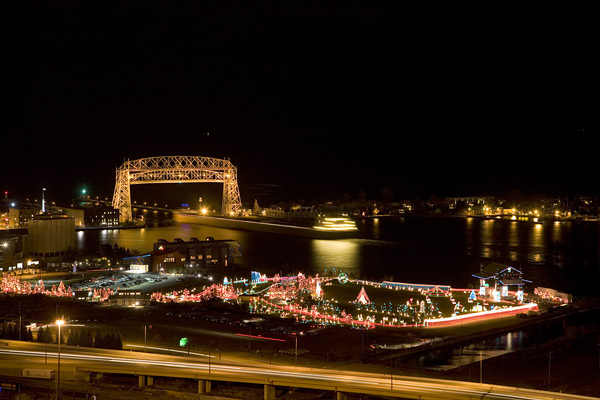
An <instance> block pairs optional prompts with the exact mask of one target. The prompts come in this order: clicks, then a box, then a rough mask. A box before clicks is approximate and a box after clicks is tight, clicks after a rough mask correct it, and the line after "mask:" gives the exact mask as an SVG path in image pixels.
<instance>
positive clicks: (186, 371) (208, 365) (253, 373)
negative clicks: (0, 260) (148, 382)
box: [0, 341, 593, 400]
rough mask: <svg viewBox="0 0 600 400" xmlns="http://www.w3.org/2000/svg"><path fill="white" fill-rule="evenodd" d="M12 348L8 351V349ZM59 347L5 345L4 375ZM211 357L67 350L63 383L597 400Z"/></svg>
mask: <svg viewBox="0 0 600 400" xmlns="http://www.w3.org/2000/svg"><path fill="white" fill-rule="evenodd" d="M5 343H6V344H7V345H4V344H5ZM56 359H57V352H56V346H55V345H49V346H48V351H46V345H45V344H41V343H26V342H15V341H1V342H0V375H13V376H15V374H17V373H18V372H19V371H20V369H22V368H39V369H56V361H57V360H56ZM207 360H209V357H208V355H204V356H200V357H198V356H196V357H183V356H170V355H164V354H152V353H139V352H131V351H119V350H104V349H93V348H83V347H73V346H66V345H63V346H61V381H63V380H64V381H69V380H71V381H74V380H76V379H78V378H81V377H82V375H85V374H87V373H89V372H99V373H120V374H129V375H137V376H142V377H176V378H188V379H194V380H198V381H225V382H244V383H254V384H261V385H265V393H267V392H266V390H267V386H270V387H272V386H284V387H297V388H312V389H321V390H328V391H334V392H342V393H362V394H370V395H374V396H387V397H396V398H415V399H459V400H462V399H468V400H471V399H503V400H551V399H552V400H567V399H573V400H577V399H579V400H584V399H586V400H590V399H593V398H591V397H585V396H577V395H570V394H565V393H557V392H548V391H540V390H534V389H525V388H515V387H508V386H498V385H490V384H486V383H483V384H479V383H474V382H464V381H454V380H444V379H431V378H420V377H407V376H401V375H384V374H373V373H357V372H352V371H341V370H326V369H317V368H304V367H294V366H281V365H278V366H275V365H262V364H258V363H251V362H248V361H247V360H239V361H236V360H233V359H227V360H225V359H223V360H221V361H220V362H219V361H218V360H217V359H216V357H214V356H211V357H210V362H208V361H207Z"/></svg>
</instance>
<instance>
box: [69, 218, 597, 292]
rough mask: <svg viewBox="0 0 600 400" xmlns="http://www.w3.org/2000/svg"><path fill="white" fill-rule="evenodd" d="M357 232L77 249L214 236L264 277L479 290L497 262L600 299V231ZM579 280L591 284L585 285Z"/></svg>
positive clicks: (146, 235) (453, 221) (110, 234)
mask: <svg viewBox="0 0 600 400" xmlns="http://www.w3.org/2000/svg"><path fill="white" fill-rule="evenodd" d="M148 214H150V215H151V214H152V213H148ZM160 214H161V213H159V215H160ZM168 218H169V219H170V216H168ZM158 219H159V220H160V218H158ZM359 226H360V237H359V238H356V239H343V240H317V239H309V238H303V237H295V236H288V235H276V234H269V233H260V232H249V231H240V230H232V229H223V228H216V227H209V226H202V225H189V224H177V223H172V222H171V224H168V225H163V226H160V225H155V224H153V223H149V224H148V225H147V227H146V228H144V229H122V230H104V231H85V232H78V234H77V249H78V250H79V251H80V252H81V253H85V254H93V253H95V252H97V251H98V249H99V248H100V244H104V243H108V244H110V245H114V244H115V243H116V244H118V246H119V247H124V248H126V249H130V250H134V249H135V250H136V251H138V252H139V253H144V252H149V251H151V250H152V247H153V244H154V243H156V242H157V241H158V239H167V240H170V241H171V240H173V239H175V238H182V239H184V240H189V238H191V237H196V238H199V239H200V240H203V239H204V238H206V237H207V236H212V237H214V238H215V239H231V240H237V241H238V242H240V244H241V245H242V254H243V255H242V257H241V259H239V265H242V266H245V267H249V268H256V269H257V270H261V271H264V272H265V273H266V272H268V271H275V272H277V273H280V272H281V273H296V274H297V273H298V272H299V271H302V272H305V273H308V274H314V273H320V272H322V270H323V269H324V268H328V269H329V268H332V267H336V268H339V269H342V270H345V271H347V272H355V273H356V276H360V277H364V278H366V279H390V280H397V281H403V282H420V283H434V284H450V285H452V286H454V287H469V285H473V284H476V282H474V281H473V279H472V276H471V274H473V273H474V272H476V271H478V270H479V267H480V264H485V263H487V262H491V261H496V262H501V263H506V264H511V265H513V266H514V267H516V268H519V269H521V270H523V272H524V273H525V278H526V279H531V280H532V281H533V282H534V283H535V284H536V285H539V286H547V287H553V288H556V289H558V290H563V291H566V292H569V293H575V292H576V291H578V290H579V289H583V290H582V291H585V292H590V293H597V288H596V287H595V285H596V282H597V281H598V280H599V279H600V276H599V272H598V271H599V269H598V265H599V260H600V239H599V238H600V235H599V229H598V228H599V224H594V223H592V224H575V223H564V222H563V223H559V224H554V223H545V224H543V225H537V224H530V223H522V222H516V221H499V220H495V221H494V220H492V221H486V220H482V219H477V218H469V219H466V218H464V219H463V218H401V219H400V218H378V219H377V221H375V220H362V221H360V222H359ZM236 263H238V260H236ZM582 274H585V276H586V277H587V278H586V279H581V276H582Z"/></svg>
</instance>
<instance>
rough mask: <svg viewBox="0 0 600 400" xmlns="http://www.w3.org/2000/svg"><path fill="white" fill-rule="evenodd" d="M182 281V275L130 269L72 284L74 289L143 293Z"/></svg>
mask: <svg viewBox="0 0 600 400" xmlns="http://www.w3.org/2000/svg"><path fill="white" fill-rule="evenodd" d="M180 282H181V277H180V276H170V275H159V274H157V273H151V272H146V273H138V272H136V273H133V272H129V271H118V272H115V273H112V274H111V275H105V276H97V277H94V278H90V279H85V278H84V279H83V280H81V281H79V282H76V283H72V284H70V286H71V289H72V290H73V291H79V290H94V289H111V290H113V291H118V290H140V291H141V292H142V293H152V292H156V291H160V290H163V289H165V288H167V287H170V286H175V285H177V284H179V283H180Z"/></svg>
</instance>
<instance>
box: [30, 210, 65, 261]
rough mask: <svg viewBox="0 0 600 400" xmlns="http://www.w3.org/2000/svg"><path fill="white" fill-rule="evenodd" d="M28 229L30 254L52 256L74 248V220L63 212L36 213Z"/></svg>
mask: <svg viewBox="0 0 600 400" xmlns="http://www.w3.org/2000/svg"><path fill="white" fill-rule="evenodd" d="M28 231H29V254H30V255H31V256H34V257H42V258H54V257H60V256H63V255H65V254H67V252H68V251H70V250H73V249H75V220H74V219H73V218H71V217H69V216H67V215H65V214H52V213H44V214H39V215H36V216H34V217H33V219H32V220H31V221H29V226H28Z"/></svg>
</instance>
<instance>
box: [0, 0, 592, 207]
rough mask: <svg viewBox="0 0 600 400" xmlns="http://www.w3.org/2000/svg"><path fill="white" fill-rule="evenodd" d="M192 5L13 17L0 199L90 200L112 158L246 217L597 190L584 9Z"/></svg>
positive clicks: (41, 10) (106, 179) (61, 9)
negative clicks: (224, 188)
mask: <svg viewBox="0 0 600 400" xmlns="http://www.w3.org/2000/svg"><path fill="white" fill-rule="evenodd" d="M193 3H198V4H202V5H203V6H202V7H200V6H196V7H195V8H191V7H184V6H179V5H178V6H175V5H174V4H172V3H170V2H159V3H153V5H152V6H149V5H148V4H149V3H147V2H143V3H133V2H121V3H116V4H119V6H116V5H114V4H113V5H111V6H108V5H105V4H104V3H103V4H102V5H101V6H100V7H98V8H97V9H93V8H92V7H91V6H89V5H84V4H85V2H76V1H70V2H61V3H55V2H51V3H50V4H52V5H50V6H49V5H47V4H45V3H44V4H43V5H42V3H38V2H34V3H33V5H32V6H31V8H30V9H28V10H24V11H23V13H24V15H23V18H22V19H21V18H17V19H16V20H19V21H18V22H15V24H14V29H13V30H12V34H11V35H10V37H9V38H8V39H9V46H8V47H7V52H8V57H7V58H5V62H6V63H7V64H8V65H9V67H10V68H9V70H10V72H9V73H6V75H5V80H6V81H7V87H8V91H7V93H6V94H7V97H5V99H7V100H8V103H10V104H9V108H8V109H6V111H8V113H7V115H8V116H9V118H8V124H7V129H5V134H4V135H3V140H2V148H3V150H4V151H3V159H4V162H3V166H4V167H3V168H2V175H1V179H0V182H2V185H3V188H2V189H3V190H9V191H10V192H11V193H14V194H15V195H25V194H29V195H32V194H33V195H35V194H36V193H40V191H41V187H47V188H48V191H49V193H55V194H56V193H60V194H61V195H60V196H58V197H61V196H62V197H64V198H70V196H71V197H72V196H73V194H74V193H76V192H77V190H78V189H79V188H80V187H82V186H86V187H88V188H89V190H90V192H91V193H92V194H98V195H101V196H109V197H110V196H112V190H113V187H114V171H115V168H117V167H118V166H119V165H120V164H121V163H122V162H123V160H124V159H126V158H129V159H136V158H142V157H149V156H160V155H199V156H210V157H219V158H221V157H229V158H230V160H231V161H232V163H234V164H235V165H236V166H237V167H238V171H239V173H238V178H239V183H240V186H241V188H242V201H246V202H247V201H251V199H247V198H244V194H245V193H244V190H245V189H244V188H245V187H248V186H252V185H257V184H278V185H282V187H283V188H284V189H285V190H284V191H283V192H285V193H286V194H287V195H288V196H290V197H302V198H305V199H313V198H314V199H318V200H327V199H334V198H340V197H341V196H342V193H343V192H345V191H347V192H349V193H350V194H351V195H353V196H356V195H357V193H358V190H360V189H363V190H366V191H367V192H368V193H369V194H371V195H372V196H373V197H377V196H379V191H380V189H381V188H382V187H384V186H390V187H392V189H393V191H394V193H395V197H396V198H397V199H400V198H412V197H415V196H429V195H431V194H435V195H437V196H439V197H442V196H453V195H472V194H492V195H502V194H504V193H505V192H506V191H508V190H511V189H517V190H520V191H522V192H523V193H540V192H545V193H548V194H557V195H566V194H585V193H588V194H589V193H592V194H597V193H598V192H600V191H599V190H598V188H599V185H598V178H597V176H598V172H599V171H600V168H598V164H599V163H598V150H599V148H598V141H597V137H598V136H597V135H598V131H597V119H595V118H594V119H593V118H592V116H593V115H594V116H595V114H597V106H598V103H597V93H598V87H597V85H596V84H597V71H598V70H599V69H598V64H597V61H596V54H595V53H597V37H598V32H597V24H596V23H595V22H594V21H593V19H592V18H593V17H594V13H593V12H592V10H591V3H589V2H583V3H582V2H572V1H571V2H551V3H550V2H526V3H523V2H492V3H488V2H483V3H485V5H482V4H483V3H481V2H465V3H458V4H457V3H455V2H451V3H448V2H446V3H443V4H435V3H422V2H416V3H414V4H413V3H411V2H398V3H399V4H400V5H396V6H394V7H388V6H380V5H378V4H376V2H338V3H337V4H338V5H337V6H335V7H334V6H333V4H335V3H333V2H332V3H329V2H299V3H297V7H291V6H289V5H286V6H281V5H279V4H280V3H279V2H268V3H253V2H250V3H247V2H242V1H240V2H235V3H228V2H225V3H221V2H218V3H216V4H213V3H212V2H193ZM250 4H253V5H250ZM257 4H260V7H259V6H258V5H257ZM319 4H320V5H319ZM323 4H326V5H323ZM16 20H15V21H16ZM592 110H594V113H593V112H592ZM595 138H596V139H595Z"/></svg>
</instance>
